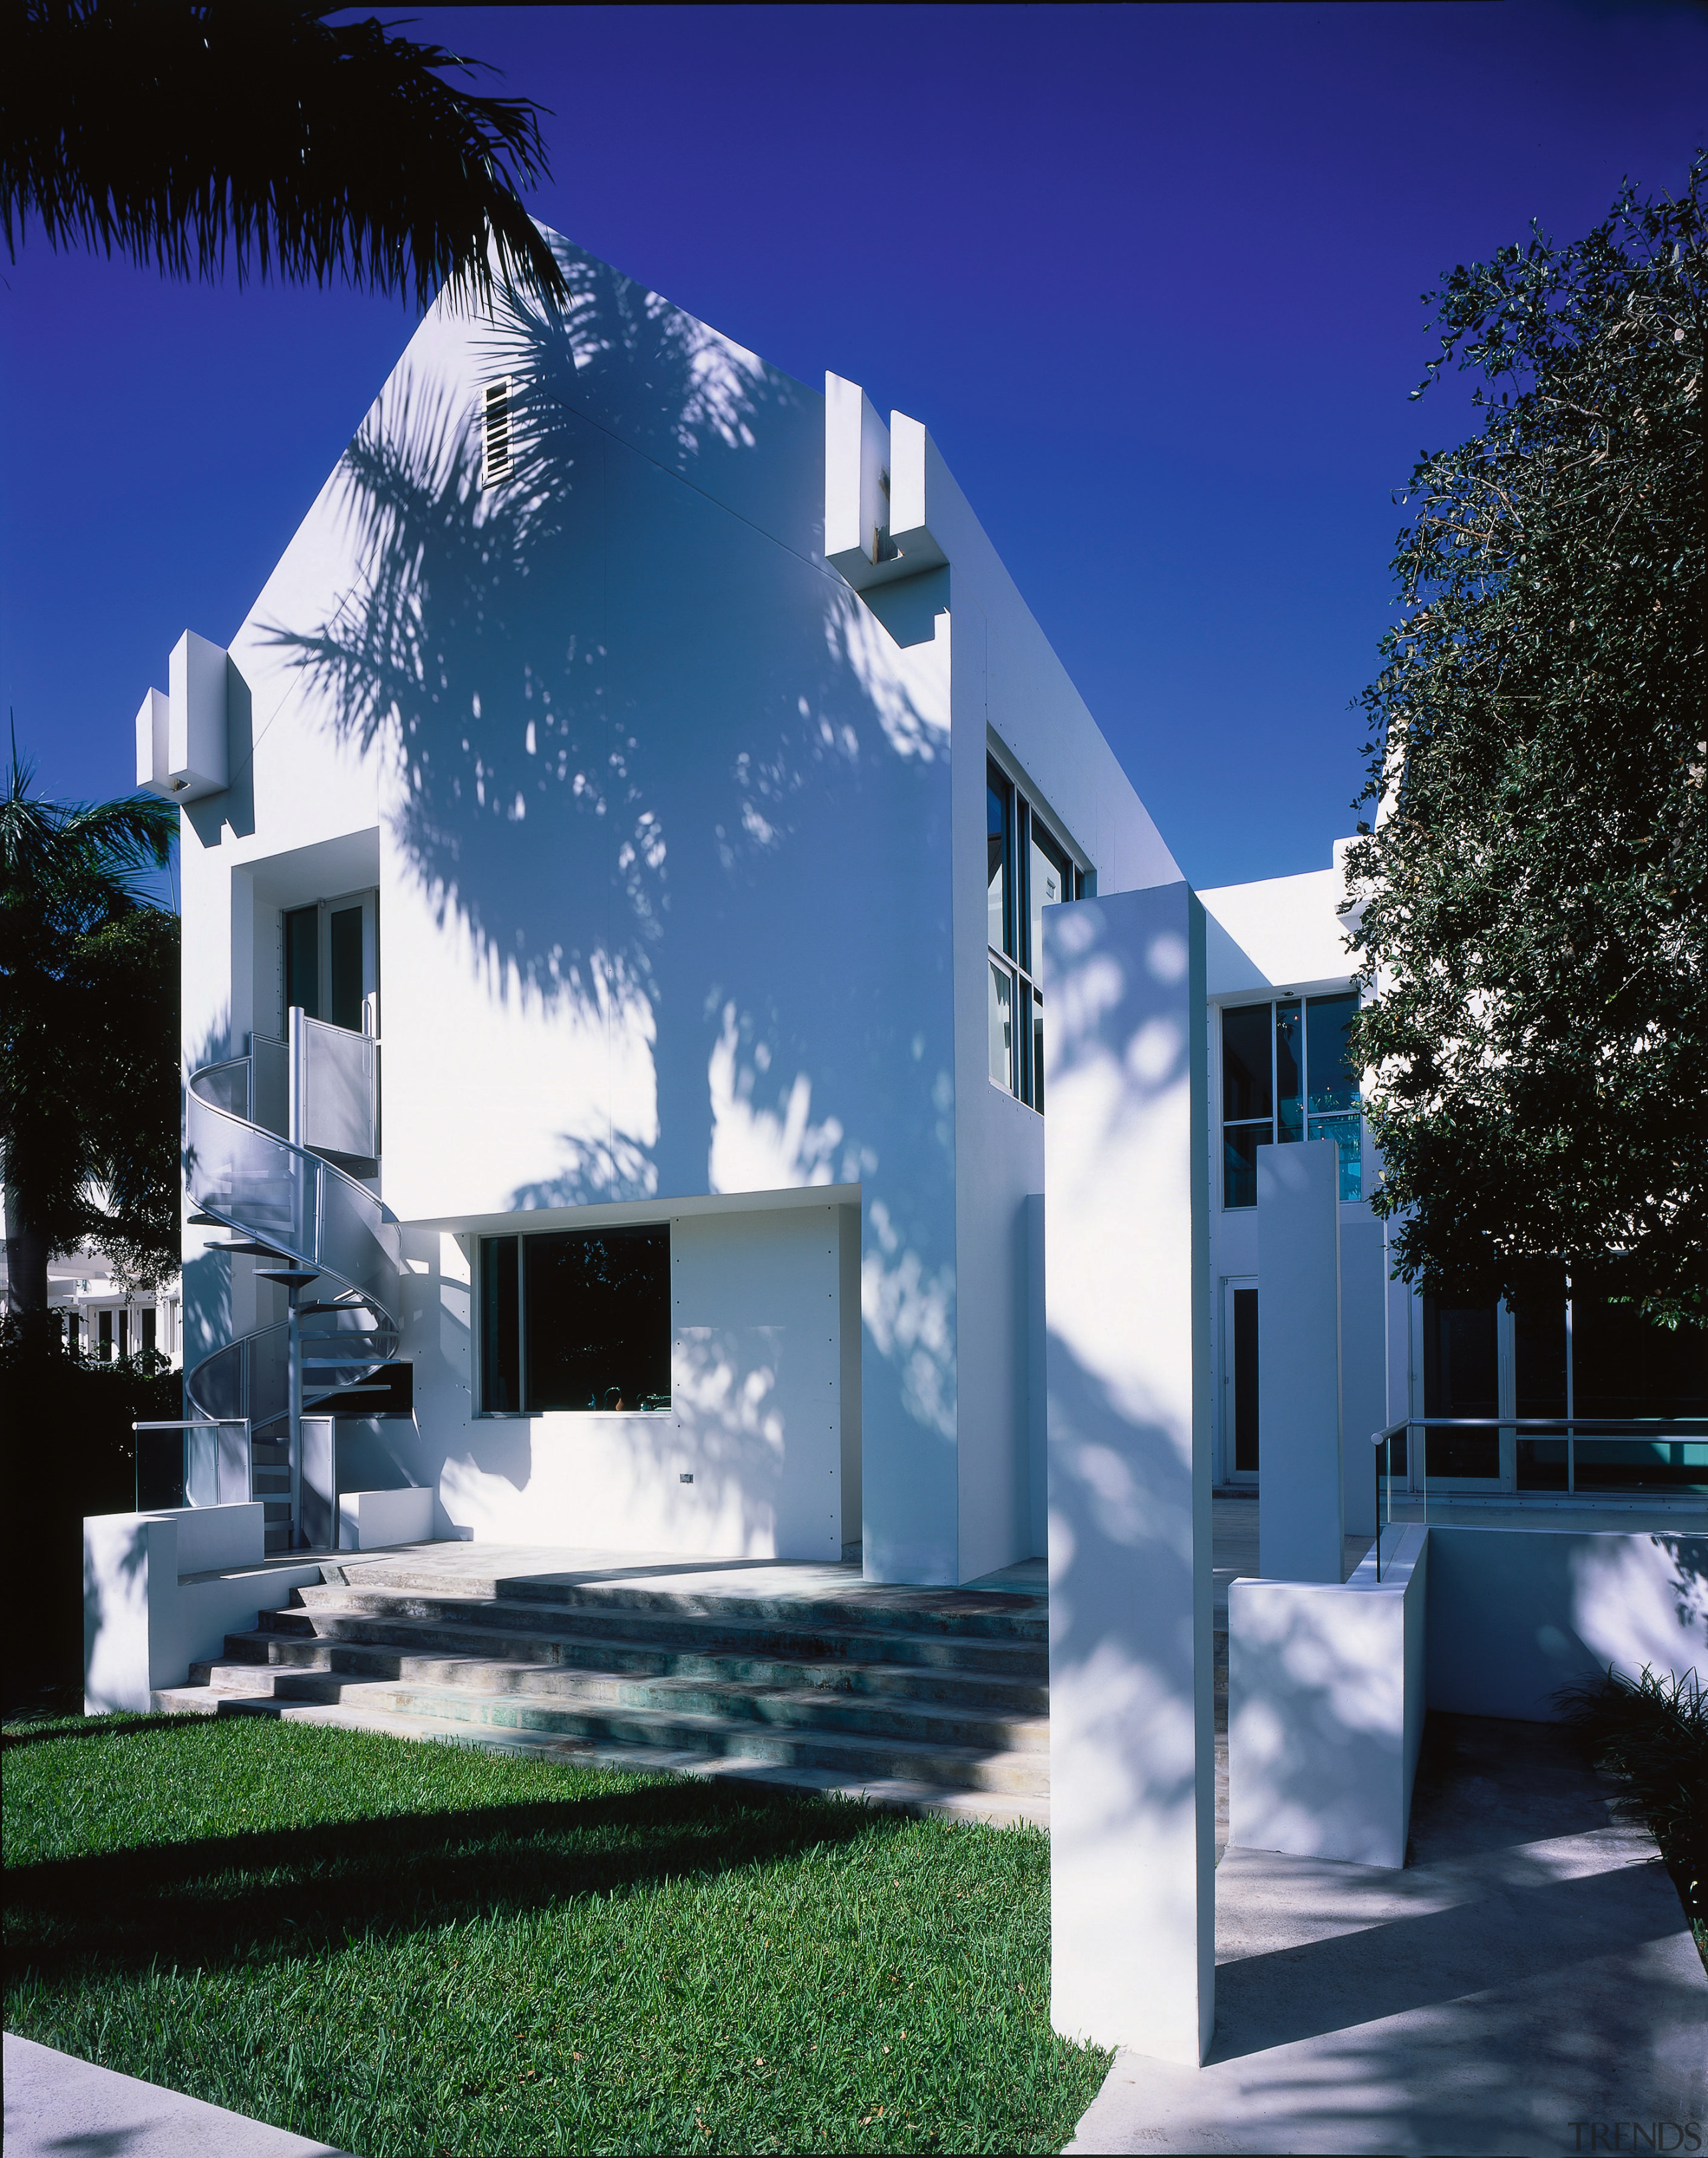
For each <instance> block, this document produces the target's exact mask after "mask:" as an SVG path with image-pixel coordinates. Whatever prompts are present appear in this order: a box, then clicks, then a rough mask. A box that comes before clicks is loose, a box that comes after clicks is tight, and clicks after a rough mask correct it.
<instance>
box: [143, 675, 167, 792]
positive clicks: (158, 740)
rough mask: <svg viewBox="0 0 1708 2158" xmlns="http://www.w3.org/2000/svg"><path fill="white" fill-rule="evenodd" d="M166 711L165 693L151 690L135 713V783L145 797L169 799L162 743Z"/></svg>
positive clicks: (163, 742)
mask: <svg viewBox="0 0 1708 2158" xmlns="http://www.w3.org/2000/svg"><path fill="white" fill-rule="evenodd" d="M169 710H170V707H169V705H168V700H167V697H166V694H165V692H164V691H163V690H161V689H151V690H149V692H148V694H147V695H146V696H145V697H144V698H143V700H142V706H141V709H140V710H138V712H137V786H138V787H141V788H142V789H143V790H144V792H147V793H149V794H164V795H167V796H168V797H170V795H171V793H172V789H171V787H169V786H168V783H167V778H166V744H167V734H168V725H169V721H168V711H169Z"/></svg>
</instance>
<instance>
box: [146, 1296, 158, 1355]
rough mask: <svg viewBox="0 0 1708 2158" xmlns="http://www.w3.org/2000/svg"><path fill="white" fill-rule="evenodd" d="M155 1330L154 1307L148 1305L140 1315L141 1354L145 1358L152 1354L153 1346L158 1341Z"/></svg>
mask: <svg viewBox="0 0 1708 2158" xmlns="http://www.w3.org/2000/svg"><path fill="white" fill-rule="evenodd" d="M157 1329H158V1321H157V1319H156V1317H155V1312H154V1307H153V1305H152V1304H149V1305H147V1306H146V1307H145V1309H144V1310H143V1313H142V1354H143V1355H145V1356H147V1355H152V1354H153V1351H154V1345H155V1343H156V1342H157V1340H158V1339H159V1334H158V1330H157Z"/></svg>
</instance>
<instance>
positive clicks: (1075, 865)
mask: <svg viewBox="0 0 1708 2158" xmlns="http://www.w3.org/2000/svg"><path fill="white" fill-rule="evenodd" d="M985 787H986V802H987V808H986V817H985V832H986V844H987V848H988V839H989V831H990V822H989V810H988V800H989V797H990V795H991V794H993V793H995V794H999V795H1001V796H1002V798H1003V800H1004V818H1003V827H1004V829H1003V849H1004V875H1003V883H1004V901H1003V916H1004V919H1003V943H1002V945H1001V946H1000V947H998V945H996V944H994V943H993V942H991V940H990V910H989V890H990V883H989V869H988V854H987V868H986V872H985V877H986V881H985V892H986V901H985V970H986V972H985V989H984V994H985V1009H986V1014H987V1016H986V1028H987V1033H988V1035H990V1037H991V1045H992V1047H994V1022H995V1011H994V1009H993V1004H994V1000H995V999H996V996H997V989H996V979H997V978H998V977H1000V976H1006V978H1007V980H1008V989H1009V1023H1008V1033H1009V1047H1008V1064H1009V1076H1008V1078H1007V1080H1006V1082H1004V1081H1003V1080H1001V1079H998V1076H996V1073H995V1071H993V1070H992V1069H991V1068H990V1066H989V1064H987V1066H986V1071H985V1076H986V1078H987V1079H988V1082H989V1083H990V1084H991V1086H993V1087H995V1088H996V1089H997V1091H998V1092H1000V1093H1005V1094H1007V1095H1009V1097H1010V1098H1011V1099H1013V1100H1014V1101H1017V1102H1019V1103H1020V1105H1021V1107H1023V1108H1028V1109H1030V1110H1031V1111H1032V1112H1033V1113H1034V1114H1035V1115H1036V1116H1040V1117H1041V1116H1042V1115H1043V1113H1044V1053H1043V1051H1044V985H1043V983H1042V981H1041V980H1040V973H1041V971H1042V964H1043V956H1044V955H1043V953H1041V952H1034V951H1033V950H1032V948H1031V947H1032V942H1033V937H1032V850H1033V847H1034V845H1035V844H1037V845H1038V847H1039V850H1040V852H1041V853H1042V854H1045V856H1046V857H1049V858H1051V859H1053V860H1055V865H1056V867H1057V869H1058V870H1060V873H1061V876H1062V880H1063V883H1064V885H1065V890H1064V892H1063V895H1062V896H1063V899H1064V900H1075V899H1083V898H1084V897H1085V896H1086V892H1087V891H1089V890H1090V889H1091V882H1090V878H1091V872H1090V870H1088V869H1087V868H1086V865H1085V863H1084V860H1083V858H1082V857H1081V854H1080V853H1079V850H1078V849H1077V848H1076V846H1075V845H1074V844H1073V842H1072V841H1071V839H1068V838H1066V835H1065V834H1064V833H1063V831H1062V829H1061V827H1060V824H1059V823H1057V822H1056V820H1055V818H1053V817H1052V816H1051V815H1050V813H1049V812H1048V811H1047V810H1040V808H1038V805H1037V803H1036V802H1035V800H1034V798H1033V790H1032V789H1031V787H1029V784H1028V783H1027V782H1026V781H1024V779H1022V778H1021V777H1019V774H1018V773H1017V772H1014V771H1012V770H1010V769H1009V767H1008V766H1006V765H1005V764H1004V763H1003V761H1001V760H1000V758H998V756H997V755H996V753H995V751H993V750H992V749H989V748H988V747H987V750H986V752H985ZM1023 1018H1024V1024H1023V1023H1022V1021H1023ZM992 1061H993V1060H992Z"/></svg>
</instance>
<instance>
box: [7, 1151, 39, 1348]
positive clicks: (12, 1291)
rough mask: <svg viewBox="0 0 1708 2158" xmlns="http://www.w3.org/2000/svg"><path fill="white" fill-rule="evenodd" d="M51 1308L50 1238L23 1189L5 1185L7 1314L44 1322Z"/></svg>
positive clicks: (35, 1322)
mask: <svg viewBox="0 0 1708 2158" xmlns="http://www.w3.org/2000/svg"><path fill="white" fill-rule="evenodd" d="M47 1309H48V1239H47V1234H46V1232H45V1231H44V1230H41V1229H39V1228H38V1227H37V1226H35V1224H34V1222H33V1221H30V1220H29V1219H28V1216H27V1214H26V1212H25V1210H24V1202H23V1195H22V1193H20V1192H18V1191H17V1190H14V1189H13V1186H12V1185H10V1184H8V1185H7V1187H6V1314H7V1316H8V1319H23V1321H24V1322H25V1323H26V1324H30V1323H31V1322H32V1321H34V1326H35V1327H38V1328H39V1327H42V1326H44V1324H45V1322H46V1317H47Z"/></svg>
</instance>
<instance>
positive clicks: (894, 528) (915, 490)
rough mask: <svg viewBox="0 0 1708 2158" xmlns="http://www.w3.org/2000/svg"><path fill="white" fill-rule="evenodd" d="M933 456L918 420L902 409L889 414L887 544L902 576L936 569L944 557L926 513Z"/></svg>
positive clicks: (932, 450)
mask: <svg viewBox="0 0 1708 2158" xmlns="http://www.w3.org/2000/svg"><path fill="white" fill-rule="evenodd" d="M936 458H937V447H936V445H935V444H934V443H933V442H932V441H931V436H929V435H927V434H926V431H925V425H924V422H923V421H919V420H910V419H909V418H908V416H907V415H906V413H905V412H892V413H891V414H890V545H891V546H892V547H894V549H895V566H896V567H897V569H898V570H899V571H900V574H901V575H902V576H916V575H917V574H918V573H919V571H920V570H940V569H942V566H943V565H944V564H945V563H946V562H947V560H948V559H949V558H948V556H947V555H946V554H945V553H944V552H943V550H942V545H940V543H939V542H938V541H937V540H936V539H935V538H934V537H933V536H932V534H931V522H930V519H929V518H928V517H927V515H926V509H927V503H926V473H927V471H928V470H929V468H930V467H931V464H932V463H933V462H935V461H936Z"/></svg>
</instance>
